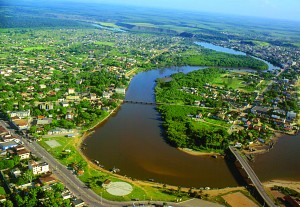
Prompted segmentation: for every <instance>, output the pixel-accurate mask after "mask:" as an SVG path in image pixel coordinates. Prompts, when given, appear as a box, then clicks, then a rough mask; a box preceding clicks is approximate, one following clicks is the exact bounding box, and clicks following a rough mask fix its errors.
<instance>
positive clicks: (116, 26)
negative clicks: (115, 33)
mask: <svg viewBox="0 0 300 207" xmlns="http://www.w3.org/2000/svg"><path fill="white" fill-rule="evenodd" d="M97 24H101V25H102V26H104V27H112V28H118V29H119V28H122V27H120V26H118V25H115V24H114V23H111V22H97Z"/></svg>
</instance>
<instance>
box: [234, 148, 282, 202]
mask: <svg viewBox="0 0 300 207" xmlns="http://www.w3.org/2000/svg"><path fill="white" fill-rule="evenodd" d="M229 149H230V151H231V152H232V154H233V155H234V156H235V157H236V159H237V161H238V162H239V163H240V164H241V165H242V168H243V169H244V171H245V172H246V173H247V175H248V178H250V180H251V182H252V184H253V185H254V187H255V188H256V190H257V192H258V193H259V194H260V196H261V197H262V199H263V200H264V202H265V204H266V205H267V206H269V207H276V205H275V203H274V202H273V200H272V199H271V198H270V197H269V195H268V194H267V193H266V191H265V189H264V187H263V185H262V184H261V182H260V180H259V178H258V177H257V175H256V174H255V172H254V171H253V170H252V168H251V167H250V165H249V164H248V162H247V161H246V160H245V159H244V158H243V157H242V156H241V155H240V153H239V152H238V151H237V149H236V148H234V147H232V146H230V147H229Z"/></svg>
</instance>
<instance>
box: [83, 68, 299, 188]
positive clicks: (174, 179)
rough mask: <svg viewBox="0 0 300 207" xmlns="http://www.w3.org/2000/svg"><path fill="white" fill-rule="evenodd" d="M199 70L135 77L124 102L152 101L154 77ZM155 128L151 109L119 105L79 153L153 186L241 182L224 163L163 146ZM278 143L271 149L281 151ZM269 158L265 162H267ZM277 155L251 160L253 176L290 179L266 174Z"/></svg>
mask: <svg viewBox="0 0 300 207" xmlns="http://www.w3.org/2000/svg"><path fill="white" fill-rule="evenodd" d="M200 68H203V67H189V66H186V67H178V68H175V67H174V68H165V69H157V70H151V71H147V72H142V73H139V74H137V75H136V76H135V77H134V78H133V79H132V81H131V83H130V85H129V88H128V90H127V92H126V100H133V101H145V102H153V101H154V100H155V99H154V96H155V94H154V90H153V89H154V87H155V80H156V79H157V78H159V77H165V76H169V75H171V74H173V73H178V72H185V73H187V72H190V71H193V70H198V69H200ZM161 124H162V122H161V119H160V115H159V114H158V112H157V111H156V110H155V107H154V106H149V105H139V104H123V105H122V106H121V107H120V109H119V110H118V111H117V113H116V114H114V115H113V116H111V117H110V118H109V119H108V120H107V121H105V122H104V123H102V124H101V125H100V126H98V128H97V129H96V130H95V133H93V134H92V135H91V136H89V137H88V138H87V139H86V141H85V143H86V144H87V150H86V151H85V152H84V153H85V155H86V156H87V157H88V158H89V159H91V160H98V161H99V162H100V163H101V164H102V165H104V166H105V168H106V169H112V168H113V167H116V168H119V169H120V170H121V171H120V174H122V175H126V176H127V177H132V178H136V179H141V180H148V179H154V180H155V181H156V182H160V183H167V184H171V185H177V186H186V187H206V186H209V187H219V188H221V187H230V186H237V185H239V182H240V181H241V180H240V179H241V178H240V176H239V175H238V173H237V171H236V169H235V167H232V166H231V163H227V162H226V161H225V160H224V159H222V158H218V159H214V158H212V157H209V156H192V155H189V154H186V153H184V152H182V151H179V150H177V149H175V148H173V147H171V146H169V145H168V144H166V143H165V141H164V138H163V136H162V128H161ZM295 139H297V140H299V138H295ZM282 140H283V139H282ZM282 140H280V141H279V143H278V144H277V145H276V146H275V149H276V148H277V147H278V148H279V149H280V148H281V147H282V146H281V145H282ZM285 140H289V138H287V139H285ZM283 143H284V142H283ZM298 154H299V150H298ZM270 155H271V158H269V157H267V156H270ZM278 155H281V156H282V154H281V153H280V152H277V151H276V150H272V151H271V152H270V153H268V154H267V156H264V155H262V156H259V157H257V159H256V160H257V162H255V163H254V169H255V170H257V169H259V170H257V173H258V175H259V177H260V178H262V179H263V180H268V179H270V178H272V179H273V178H274V176H275V177H276V176H277V177H278V178H279V177H280V178H281V177H285V178H291V177H293V176H294V175H291V174H289V172H286V171H285V170H282V171H283V172H285V176H283V175H282V176H281V174H276V173H277V172H281V171H277V170H274V173H273V172H272V173H271V172H269V171H266V170H269V169H274V168H273V167H272V163H274V162H272V160H273V159H276V156H278ZM299 157H300V156H298V158H299ZM264 159H266V161H264ZM270 162H272V163H270ZM267 166H269V167H270V168H266V167H267ZM261 169H266V170H261ZM299 176H300V175H298V177H299ZM293 178H294V177H293ZM299 179H300V177H299Z"/></svg>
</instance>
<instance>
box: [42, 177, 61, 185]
mask: <svg viewBox="0 0 300 207" xmlns="http://www.w3.org/2000/svg"><path fill="white" fill-rule="evenodd" d="M56 182H57V180H56V179H55V178H54V177H52V176H51V175H48V176H42V177H40V178H39V183H40V184H42V185H50V184H53V183H56Z"/></svg>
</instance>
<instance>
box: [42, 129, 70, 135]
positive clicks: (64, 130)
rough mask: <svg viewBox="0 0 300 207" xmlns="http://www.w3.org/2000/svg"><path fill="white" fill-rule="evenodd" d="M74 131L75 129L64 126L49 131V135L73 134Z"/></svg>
mask: <svg viewBox="0 0 300 207" xmlns="http://www.w3.org/2000/svg"><path fill="white" fill-rule="evenodd" d="M72 133H74V130H73V129H63V128H55V129H52V130H50V131H49V132H48V135H55V134H72Z"/></svg>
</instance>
